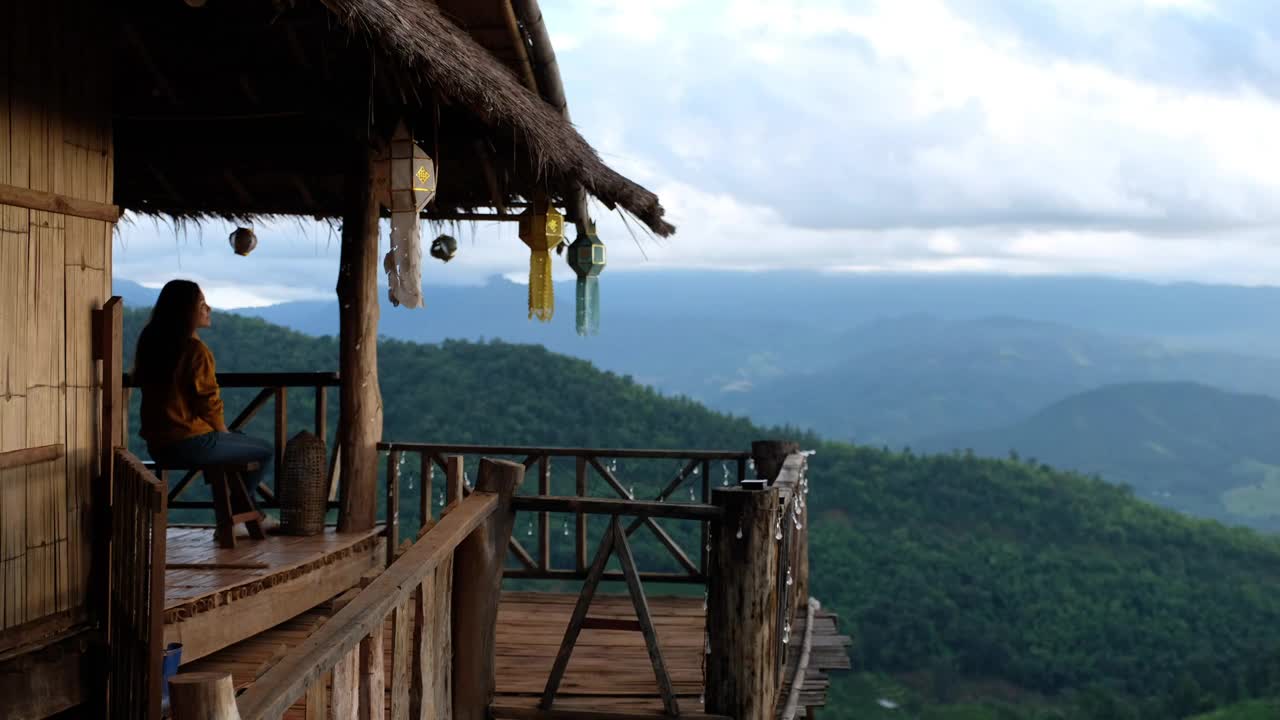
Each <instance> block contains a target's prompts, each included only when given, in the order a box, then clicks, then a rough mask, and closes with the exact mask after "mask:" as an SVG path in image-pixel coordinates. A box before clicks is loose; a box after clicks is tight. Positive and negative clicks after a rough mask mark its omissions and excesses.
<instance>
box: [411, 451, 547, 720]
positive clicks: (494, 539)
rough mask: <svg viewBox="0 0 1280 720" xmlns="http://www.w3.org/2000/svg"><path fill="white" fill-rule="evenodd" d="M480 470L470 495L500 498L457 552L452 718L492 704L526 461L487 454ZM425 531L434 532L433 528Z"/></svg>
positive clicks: (474, 718)
mask: <svg viewBox="0 0 1280 720" xmlns="http://www.w3.org/2000/svg"><path fill="white" fill-rule="evenodd" d="M479 474H480V476H479V478H477V480H476V489H475V491H474V492H472V495H471V497H475V496H476V495H477V494H481V493H491V494H493V495H495V496H496V497H497V498H498V499H499V504H498V506H497V508H495V510H494V512H493V513H492V514H490V515H489V517H488V518H487V519H486V520H485V522H484V523H482V524H480V525H479V526H478V527H477V528H476V530H475V532H474V533H472V534H471V535H470V536H468V537H467V539H466V540H465V541H463V543H462V544H461V545H459V546H458V552H457V554H456V555H455V556H454V568H453V571H454V575H453V717H454V720H485V719H486V718H487V717H488V711H489V704H490V703H491V702H493V694H494V688H495V678H494V672H495V670H494V667H495V662H496V654H497V648H496V646H495V644H494V642H495V634H496V630H495V625H496V624H497V621H498V602H499V600H500V599H501V595H502V569H503V565H504V564H505V562H504V561H505V560H506V557H507V544H508V542H509V541H510V540H511V528H512V525H514V523H515V511H514V510H513V509H512V507H511V500H512V497H513V496H514V495H515V492H516V489H517V488H519V487H520V483H521V482H523V481H524V466H523V465H521V464H519V463H513V462H505V461H502V460H490V459H488V458H485V459H483V460H481V461H480V473H479ZM464 504H465V501H464ZM453 514H454V513H450V516H452V515H453ZM427 536H428V537H430V533H428V535H427Z"/></svg>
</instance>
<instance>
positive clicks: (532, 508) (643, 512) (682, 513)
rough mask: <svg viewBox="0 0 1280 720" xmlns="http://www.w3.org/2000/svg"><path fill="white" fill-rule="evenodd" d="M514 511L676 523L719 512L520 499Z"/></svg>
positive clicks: (654, 504)
mask: <svg viewBox="0 0 1280 720" xmlns="http://www.w3.org/2000/svg"><path fill="white" fill-rule="evenodd" d="M512 504H513V505H514V507H515V509H516V510H517V511H523V512H539V511H542V510H547V511H550V512H573V513H576V512H583V513H590V514H594V515H631V516H640V517H659V518H674V519H677V520H717V519H719V518H720V515H721V514H722V511H721V510H720V508H717V507H716V506H715V505H704V504H702V503H696V504H695V503H664V502H647V501H642V500H622V499H618V500H613V499H611V498H594V497H592V498H587V497H566V496H557V495H552V496H550V497H542V496H538V495H521V496H519V497H516V498H515V499H513V500H512Z"/></svg>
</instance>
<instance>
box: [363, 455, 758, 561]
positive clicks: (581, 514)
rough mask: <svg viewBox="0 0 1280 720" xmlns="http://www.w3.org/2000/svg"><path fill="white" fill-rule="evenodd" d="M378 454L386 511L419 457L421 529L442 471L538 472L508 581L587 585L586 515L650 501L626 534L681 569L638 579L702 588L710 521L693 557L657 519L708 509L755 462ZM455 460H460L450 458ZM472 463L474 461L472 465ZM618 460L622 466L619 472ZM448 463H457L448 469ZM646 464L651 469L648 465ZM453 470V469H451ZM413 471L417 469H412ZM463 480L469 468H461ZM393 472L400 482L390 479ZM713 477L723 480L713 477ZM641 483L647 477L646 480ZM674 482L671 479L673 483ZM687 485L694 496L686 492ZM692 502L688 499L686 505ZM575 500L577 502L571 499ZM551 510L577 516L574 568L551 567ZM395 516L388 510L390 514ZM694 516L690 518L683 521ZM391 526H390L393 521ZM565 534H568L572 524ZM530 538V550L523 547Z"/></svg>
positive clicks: (525, 503) (513, 546)
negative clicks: (567, 467) (643, 495)
mask: <svg viewBox="0 0 1280 720" xmlns="http://www.w3.org/2000/svg"><path fill="white" fill-rule="evenodd" d="M378 448H379V450H381V451H383V452H386V453H387V454H388V459H387V468H388V474H389V477H388V488H392V487H394V488H396V489H395V490H393V491H392V493H393V496H392V497H389V498H388V504H387V506H388V508H396V509H398V508H399V492H400V490H399V488H401V487H402V486H403V485H404V484H405V483H404V481H403V478H402V467H403V465H404V461H405V459H406V458H408V457H413V456H416V458H417V463H416V465H417V475H416V478H417V479H419V482H420V488H421V490H420V492H421V494H420V496H419V499H418V518H419V523H420V524H426V523H429V519H430V516H431V503H432V502H433V482H434V480H433V478H434V472H435V470H436V469H437V468H438V469H440V470H442V471H444V472H445V473H446V474H448V473H449V472H456V471H457V468H465V467H466V465H467V464H468V462H469V461H473V460H474V459H475V458H477V457H479V456H505V457H508V458H511V459H514V460H515V461H517V462H519V463H520V464H521V465H523V466H524V467H525V468H526V469H527V470H531V471H535V472H536V475H537V478H538V482H537V485H536V487H534V486H533V485H532V484H530V485H529V486H527V487H525V488H523V491H522V494H521V496H520V497H519V498H517V500H516V509H517V510H520V511H523V512H525V513H532V514H533V520H534V521H536V532H535V530H534V527H533V526H532V523H531V525H530V526H529V527H528V529H527V531H526V532H524V533H523V534H522V535H523V537H524V542H522V540H521V538H520V536H519V535H520V534H517V536H513V537H512V539H511V542H510V551H511V557H512V559H513V563H514V567H510V568H508V569H507V572H506V577H507V578H510V579H535V580H585V579H586V578H587V574H588V572H589V570H590V557H589V552H590V548H589V544H590V542H589V539H588V534H589V518H590V516H591V515H593V514H611V513H610V512H607V511H602V510H601V508H606V507H614V508H619V507H640V506H642V505H643V503H645V502H648V503H650V504H652V505H661V508H659V509H657V510H656V511H653V512H643V513H640V512H634V513H629V515H630V516H631V517H632V519H631V520H630V521H629V522H628V523H627V524H626V525H625V527H624V532H625V533H626V535H627V536H628V537H630V536H632V535H634V534H635V533H636V531H637V530H639V529H640V528H641V527H645V528H648V529H649V531H650V532H652V533H653V534H654V536H655V537H656V538H657V540H658V542H659V543H661V545H662V547H664V548H665V549H666V552H667V553H668V554H669V556H670V557H671V559H672V560H673V561H674V562H675V563H676V564H678V566H679V567H680V571H678V572H670V571H643V570H642V571H641V572H640V578H641V579H642V580H645V581H656V582H675V583H705V582H706V566H707V552H708V550H707V545H708V543H707V541H708V538H709V535H708V533H709V531H710V530H709V527H710V526H709V525H708V524H707V523H706V522H705V520H706V518H701V521H702V525H701V527H700V530H699V541H700V542H699V549H698V551H697V552H693V553H690V552H689V551H688V550H687V548H686V547H683V546H682V545H681V544H680V543H679V542H678V541H677V540H676V539H675V538H674V537H672V535H671V534H670V533H669V532H668V531H667V530H666V529H664V528H663V527H662V526H661V525H660V524H659V523H658V522H657V521H658V519H659V518H664V517H666V518H676V517H683V515H681V514H680V513H678V512H676V513H674V514H668V513H665V512H664V511H663V508H671V507H678V506H688V505H696V504H701V505H706V504H707V503H709V502H710V499H711V490H712V488H713V487H715V486H716V484H717V481H718V482H719V483H720V484H721V485H722V486H728V485H733V486H736V485H738V484H740V483H741V482H742V480H743V479H745V478H746V475H747V472H748V469H749V467H750V466H751V463H752V462H753V461H752V459H751V454H750V453H748V452H743V451H718V450H638V449H617V448H613V449H609V448H556V447H527V446H512V445H449V444H427V443H401V442H388V443H380V444H379V445H378ZM451 458H458V459H457V460H452V459H451ZM469 459H471V460H469ZM557 459H560V460H562V461H566V462H567V461H570V460H571V461H573V464H574V471H573V475H572V477H573V485H572V487H567V483H563V482H562V483H560V485H561V486H562V489H563V490H564V491H565V492H561V493H553V483H552V477H551V471H552V465H553V463H554V461H555V460H557ZM619 462H621V463H622V465H621V469H620V466H619ZM672 462H675V463H677V465H678V467H679V469H678V470H677V471H676V472H675V474H674V475H673V476H670V475H666V471H663V475H659V476H657V479H656V480H655V477H654V475H653V474H649V475H648V476H647V477H644V475H645V473H646V471H648V472H650V473H651V472H652V465H654V464H666V465H668V467H670V464H671V463H672ZM451 463H458V464H455V465H451ZM646 466H647V467H646ZM450 467H453V468H455V470H453V471H451V470H450ZM410 471H412V464H411V466H410ZM462 472H463V473H464V475H465V469H464V470H462ZM392 473H394V474H395V479H394V481H393V479H392V478H391V474H392ZM713 475H715V476H718V477H713ZM642 478H643V479H642ZM668 478H669V479H668ZM593 482H594V485H595V486H596V488H597V489H603V490H604V491H605V492H606V493H607V494H608V497H600V496H594V497H593V496H592V494H591V493H592V485H593ZM637 485H639V486H640V487H656V486H660V487H661V488H662V489H661V490H660V491H658V493H657V494H656V495H654V496H653V498H652V499H651V500H648V501H643V500H640V499H639V498H638V497H636V496H637V495H638V494H639V493H637V492H636V491H635V490H634V488H635V487H636V486H637ZM685 488H688V492H689V495H687V496H686V495H685V494H684V489H685ZM534 498H556V500H555V501H554V502H550V503H548V502H542V501H540V500H535V499H534ZM686 498H687V500H686ZM573 499H577V500H578V501H580V502H568V501H569V500H573ZM606 500H613V501H614V502H615V503H617V502H621V503H623V504H622V505H611V506H610V505H600V504H599V503H601V502H605V501H606ZM551 513H566V514H568V515H569V516H571V517H572V519H573V533H572V536H571V537H572V543H573V551H572V558H573V566H572V567H557V566H555V564H554V561H553V560H554V556H555V553H553V543H552V539H553V536H554V533H553V532H552V527H551V517H550V516H551ZM390 515H391V513H390V512H389V513H388V516H389V517H390ZM685 519H689V518H685ZM389 522H390V521H389ZM564 535H566V536H567V535H569V532H568V526H567V525H566V527H565V533H564ZM527 541H532V543H531V544H532V547H530V546H527V545H526V544H525V542H527ZM604 579H606V580H621V579H623V578H622V574H621V573H618V572H606V573H605V576H604Z"/></svg>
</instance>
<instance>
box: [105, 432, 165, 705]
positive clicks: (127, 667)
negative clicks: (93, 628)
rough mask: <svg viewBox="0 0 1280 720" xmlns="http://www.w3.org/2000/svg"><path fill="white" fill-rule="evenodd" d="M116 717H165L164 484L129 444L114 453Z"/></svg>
mask: <svg viewBox="0 0 1280 720" xmlns="http://www.w3.org/2000/svg"><path fill="white" fill-rule="evenodd" d="M111 517H112V523H111V568H110V596H111V604H110V608H111V609H110V613H109V621H108V623H107V642H108V645H109V647H110V657H111V662H110V663H109V667H110V670H109V672H110V683H109V685H110V693H109V697H110V700H109V702H110V710H111V713H110V717H120V718H124V717H130V718H144V719H145V720H159V718H160V688H161V682H162V680H161V668H160V663H161V659H162V656H163V654H164V653H163V649H164V619H163V618H164V612H163V610H164V548H165V492H164V486H163V485H161V484H160V482H159V481H158V480H157V479H156V477H155V476H154V475H152V474H151V473H150V472H149V471H148V470H147V469H146V468H145V467H143V465H142V462H141V461H139V460H138V458H136V457H134V456H133V455H132V454H131V453H129V451H128V450H125V449H124V448H115V451H114V453H113V455H112V489H111Z"/></svg>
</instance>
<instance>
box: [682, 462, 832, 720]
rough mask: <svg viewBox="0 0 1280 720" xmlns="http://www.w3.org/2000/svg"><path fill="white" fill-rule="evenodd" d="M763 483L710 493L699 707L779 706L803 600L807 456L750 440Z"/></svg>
mask: <svg viewBox="0 0 1280 720" xmlns="http://www.w3.org/2000/svg"><path fill="white" fill-rule="evenodd" d="M753 454H754V456H755V460H756V465H757V467H759V468H760V474H761V475H763V476H764V477H765V478H768V479H769V481H768V482H766V483H760V484H758V485H757V484H755V483H752V484H750V486H748V487H742V488H728V489H721V490H716V491H715V492H714V493H713V494H712V503H713V504H714V505H716V506H717V507H718V508H720V509H721V510H722V512H723V515H722V517H721V520H720V522H719V523H718V525H717V526H716V528H715V531H714V533H713V537H712V543H711V544H712V553H711V566H710V578H709V580H708V598H707V643H708V654H707V668H706V689H707V695H706V711H707V712H708V713H717V714H721V715H727V716H729V717H732V718H736V719H737V720H765V719H766V718H768V719H772V718H774V717H775V713H776V712H777V709H778V707H779V705H780V704H781V703H783V702H784V701H785V698H783V697H782V687H783V685H784V672H785V670H786V661H787V650H788V649H789V645H790V644H791V643H792V642H795V641H796V640H797V638H793V637H792V636H791V635H792V634H791V628H792V626H793V624H795V622H796V618H797V616H798V615H799V613H802V612H804V611H805V609H806V608H807V606H808V602H809V562H808V531H807V528H808V509H807V493H808V477H807V474H806V473H807V469H806V468H807V462H806V458H807V455H806V454H804V453H801V452H799V448H798V447H796V446H795V445H794V444H793V443H776V442H762V443H756V444H754V445H753Z"/></svg>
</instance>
